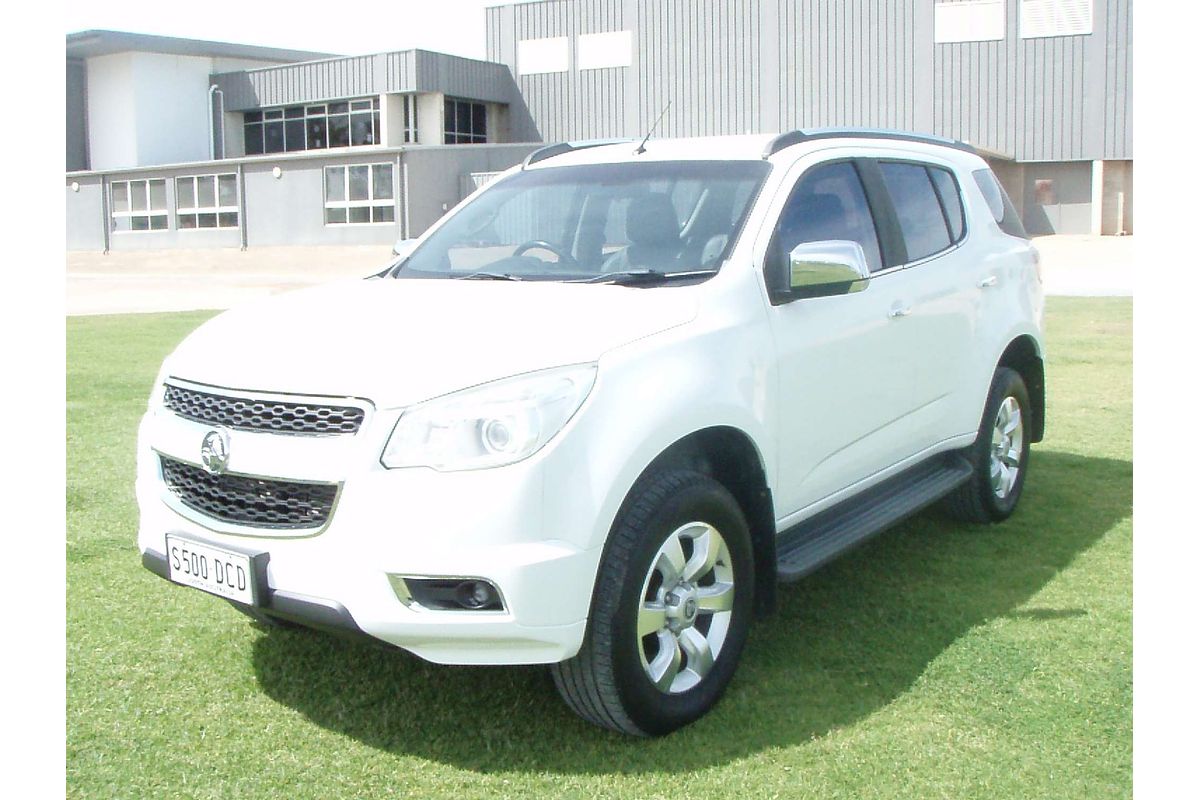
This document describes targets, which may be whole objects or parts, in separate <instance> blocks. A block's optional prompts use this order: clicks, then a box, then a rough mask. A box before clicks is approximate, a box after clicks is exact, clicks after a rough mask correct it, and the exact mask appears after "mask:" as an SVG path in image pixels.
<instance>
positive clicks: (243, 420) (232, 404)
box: [163, 382, 366, 436]
mask: <svg viewBox="0 0 1200 800" xmlns="http://www.w3.org/2000/svg"><path fill="white" fill-rule="evenodd" d="M343 402H344V401H343ZM163 406H164V407H165V408H166V409H167V410H169V411H171V412H173V413H175V414H177V415H179V416H181V417H183V418H185V419H190V420H193V421H195V422H200V423H203V424H205V425H214V426H222V427H226V428H233V429H235V430H244V431H258V432H265V433H278V434H284V435H288V436H346V435H353V434H355V433H358V431H359V430H360V429H361V428H362V425H363V421H364V420H365V419H366V409H364V408H363V407H361V406H356V405H349V404H345V405H343V404H340V403H331V402H328V401H326V400H324V399H319V398H311V399H310V398H298V397H296V398H288V399H283V398H280V397H278V396H275V397H267V396H253V394H251V393H227V392H226V391H225V390H219V391H206V390H202V389H197V388H193V387H191V386H184V385H182V384H181V383H178V382H168V383H166V384H164V387H163Z"/></svg>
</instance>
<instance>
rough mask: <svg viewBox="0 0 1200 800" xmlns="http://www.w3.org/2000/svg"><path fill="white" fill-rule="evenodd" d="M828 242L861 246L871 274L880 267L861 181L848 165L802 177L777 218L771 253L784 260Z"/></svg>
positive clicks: (876, 239) (824, 167)
mask: <svg viewBox="0 0 1200 800" xmlns="http://www.w3.org/2000/svg"><path fill="white" fill-rule="evenodd" d="M830 239H845V240H848V241H851V242H858V243H859V244H860V245H862V249H863V252H864V253H866V255H867V264H868V265H869V266H870V268H871V271H872V272H875V271H877V270H878V269H879V268H880V266H881V265H882V264H883V259H882V258H881V257H880V252H879V237H878V236H877V235H876V233H875V223H874V221H873V220H872V218H871V211H870V208H869V207H868V206H867V196H866V194H865V193H864V192H863V187H862V181H860V180H859V177H858V170H856V169H855V168H854V165H853V164H851V163H850V162H848V161H843V162H839V163H836V164H823V165H821V166H819V167H815V168H814V169H811V170H809V171H808V172H806V173H805V174H804V177H803V178H801V179H800V182H799V183H798V184H796V188H795V189H793V190H792V194H791V196H790V197H789V198H788V201H787V205H786V206H785V207H784V209H783V213H782V214H781V215H780V217H779V225H778V226H777V227H776V229H775V242H776V249H774V250H773V252H776V253H779V254H780V256H783V257H786V255H787V254H788V253H790V252H791V251H792V248H794V247H795V246H796V245H798V244H801V243H803V242H821V241H826V240H830Z"/></svg>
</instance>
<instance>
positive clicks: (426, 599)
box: [388, 575, 504, 611]
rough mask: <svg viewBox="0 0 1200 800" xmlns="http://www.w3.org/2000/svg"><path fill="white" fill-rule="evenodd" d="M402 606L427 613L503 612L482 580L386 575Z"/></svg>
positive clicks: (500, 601) (495, 595) (490, 587)
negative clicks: (427, 611)
mask: <svg viewBox="0 0 1200 800" xmlns="http://www.w3.org/2000/svg"><path fill="white" fill-rule="evenodd" d="M388 581H389V582H390V583H391V584H392V590H393V591H394V592H395V593H396V597H397V598H398V599H399V600H400V602H402V603H404V604H405V605H406V606H416V607H419V608H423V609H427V610H430V611H503V610H504V600H503V599H502V598H501V597H500V590H499V589H497V588H496V587H495V585H493V584H492V583H490V582H488V581H486V580H483V579H482V578H416V577H410V576H407V575H388Z"/></svg>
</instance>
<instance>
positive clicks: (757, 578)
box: [635, 425, 777, 617]
mask: <svg viewBox="0 0 1200 800" xmlns="http://www.w3.org/2000/svg"><path fill="white" fill-rule="evenodd" d="M660 469H690V470H695V471H696V472H700V473H702V474H705V475H708V476H709V477H711V478H713V479H714V480H715V481H717V482H718V483H720V484H721V485H722V486H724V487H725V488H726V489H728V490H729V493H730V494H732V495H733V497H734V499H735V500H737V502H738V505H739V506H740V507H741V509H742V513H743V514H745V516H746V522H747V524H748V525H749V527H750V543H751V545H752V547H753V549H754V583H755V596H754V610H755V615H756V616H758V617H764V616H768V615H770V614H772V613H774V611H775V607H776V583H777V582H776V580H775V566H776V559H775V505H774V501H773V499H772V496H771V489H770V486H769V485H768V483H767V476H766V470H765V469H764V466H763V458H762V454H761V453H760V452H759V449H758V447H757V446H756V445H755V443H754V441H753V439H751V437H750V436H749V435H748V434H747V433H746V432H745V431H743V430H741V429H739V428H735V427H731V426H727V425H718V426H713V427H709V428H704V429H701V430H698V431H694V432H692V433H690V434H688V435H687V436H684V437H683V438H682V439H679V440H678V441H676V442H675V443H673V444H672V445H670V446H669V447H667V448H666V449H665V450H664V451H663V452H661V453H660V454H659V455H658V456H656V457H655V458H654V459H653V460H652V461H651V462H650V464H649V465H648V466H647V467H646V468H645V469H644V470H643V471H642V473H641V475H639V476H638V482H640V481H641V480H642V478H643V477H645V476H646V475H648V474H650V473H652V472H655V471H657V470H660ZM636 484H637V482H635V485H636Z"/></svg>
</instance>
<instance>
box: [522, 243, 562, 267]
mask: <svg viewBox="0 0 1200 800" xmlns="http://www.w3.org/2000/svg"><path fill="white" fill-rule="evenodd" d="M529 250H548V251H550V252H551V253H553V254H554V255H556V256H558V263H560V264H570V265H574V264H575V259H574V258H572V257H571V256H570V255H569V254H567V253H564V252H563V251H562V250H559V249H558V247H556V246H555V245H552V244H550V242H547V241H546V240H545V239H530V240H529V241H528V242H525V243H524V244H519V245H517V249H516V250H513V257H514V258H515V257H517V256H523V255H525V253H526V252H528V251H529Z"/></svg>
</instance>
